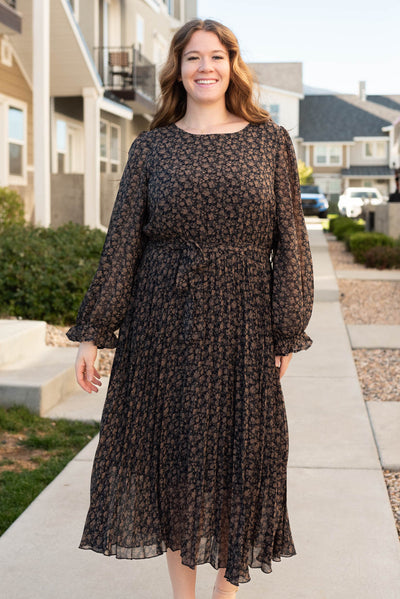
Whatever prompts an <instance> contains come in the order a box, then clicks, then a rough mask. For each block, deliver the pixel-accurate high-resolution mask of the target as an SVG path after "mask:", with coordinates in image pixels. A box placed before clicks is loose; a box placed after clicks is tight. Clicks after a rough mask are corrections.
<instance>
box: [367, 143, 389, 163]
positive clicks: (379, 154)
mask: <svg viewBox="0 0 400 599" xmlns="http://www.w3.org/2000/svg"><path fill="white" fill-rule="evenodd" d="M363 148H364V158H381V159H382V158H383V159H385V158H386V148H387V145H386V141H365V142H364V144H363Z"/></svg>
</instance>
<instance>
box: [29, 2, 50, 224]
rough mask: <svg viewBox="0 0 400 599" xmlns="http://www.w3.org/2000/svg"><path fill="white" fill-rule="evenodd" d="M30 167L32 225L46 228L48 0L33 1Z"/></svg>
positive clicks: (47, 213)
mask: <svg viewBox="0 0 400 599" xmlns="http://www.w3.org/2000/svg"><path fill="white" fill-rule="evenodd" d="M32 37H33V40H32V41H33V44H32V45H33V154H34V156H33V164H34V195H35V223H36V224H37V225H42V226H44V227H48V226H49V225H50V219H51V203H50V202H51V198H50V101H49V99H50V0H33V23H32Z"/></svg>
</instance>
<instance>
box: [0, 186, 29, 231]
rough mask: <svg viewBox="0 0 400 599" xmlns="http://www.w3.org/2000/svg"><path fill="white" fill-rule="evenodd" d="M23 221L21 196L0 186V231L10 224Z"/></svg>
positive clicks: (19, 223) (22, 222)
mask: <svg viewBox="0 0 400 599" xmlns="http://www.w3.org/2000/svg"><path fill="white" fill-rule="evenodd" d="M24 223H25V216H24V202H23V200H22V198H21V196H20V195H19V194H18V193H17V192H16V191H14V190H12V189H9V188H8V187H0V231H2V229H4V228H5V227H8V226H10V225H23V224H24Z"/></svg>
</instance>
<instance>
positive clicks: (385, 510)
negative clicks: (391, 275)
mask: <svg viewBox="0 0 400 599" xmlns="http://www.w3.org/2000/svg"><path fill="white" fill-rule="evenodd" d="M309 232H310V239H311V244H312V250H313V257H314V270H315V278H316V300H317V301H316V304H315V309H314V312H313V316H312V319H311V323H310V326H309V329H308V332H309V334H310V336H311V337H312V338H313V340H314V344H313V346H312V347H311V348H310V349H309V350H307V351H306V352H300V353H299V354H296V355H295V356H294V358H293V360H292V362H291V365H290V367H289V370H288V373H287V374H286V375H285V377H284V379H283V388H284V393H285V404H286V409H287V419H288V427H289V437H290V452H289V469H288V510H289V517H290V523H291V528H292V533H293V538H294V542H295V546H296V550H297V555H296V556H293V557H291V558H289V559H288V558H282V561H281V562H280V563H277V562H272V573H271V574H269V575H267V574H264V573H262V572H261V571H260V570H257V569H250V576H251V581H250V582H249V583H248V584H241V585H240V590H239V593H238V599H239V597H241V598H243V599H261V598H264V597H265V598H266V599H267V598H274V599H399V597H400V545H399V542H398V537H397V533H396V528H395V523H394V519H393V515H392V511H391V507H390V503H389V498H388V493H387V490H386V486H385V482H384V478H383V474H382V469H381V464H380V461H379V456H378V452H377V448H376V444H375V441H374V436H373V431H372V429H371V425H370V420H369V417H368V411H367V409H366V406H365V402H364V400H363V398H362V394H361V390H360V386H359V382H358V379H357V373H356V369H355V366H354V362H353V358H352V353H351V347H350V343H349V338H348V335H347V331H346V327H345V325H344V322H343V319H342V315H341V311H340V305H339V301H338V289H337V284H336V277H335V273H334V271H333V268H332V265H331V262H330V259H329V254H328V249H327V244H326V241H325V239H324V235H323V233H322V230H321V227H320V225H319V224H315V225H310V226H309ZM96 445H97V438H96V439H94V440H93V441H91V442H90V443H89V444H88V445H87V446H86V448H85V449H84V450H83V451H81V452H80V453H79V454H78V455H77V456H76V457H75V459H74V460H72V462H70V464H68V466H67V467H66V468H65V469H64V470H63V472H62V473H61V474H60V475H59V476H58V477H57V478H56V479H55V480H54V481H53V482H52V483H51V484H50V485H49V486H48V487H47V488H46V489H45V490H44V491H43V492H42V493H41V495H39V497H38V498H37V499H36V500H35V501H34V502H33V503H32V504H31V505H30V507H29V508H28V509H27V510H26V511H25V512H24V513H23V514H22V515H21V516H20V518H18V520H17V521H16V522H15V523H14V524H13V525H12V526H11V527H10V528H9V529H8V530H7V531H6V532H5V534H4V535H3V536H2V537H1V539H0V563H1V564H2V566H1V569H2V571H1V575H0V595H1V596H2V597H5V598H6V599H54V597H57V599H71V598H73V599H91V598H94V597H96V599H103V598H104V599H111V598H113V599H125V598H126V599H128V598H131V597H133V598H134V599H172V592H171V586H170V581H169V577H168V569H167V563H166V558H165V556H164V555H162V556H158V557H155V558H151V559H142V560H132V561H130V560H116V559H115V558H114V557H106V556H103V555H99V554H96V553H94V552H92V551H83V550H80V549H78V548H77V547H78V544H79V541H80V536H81V533H82V528H83V523H84V518H85V516H86V512H87V509H88V502H89V483H90V473H91V467H92V460H93V456H94V451H95V448H96ZM215 575H216V571H215V570H214V569H213V568H212V566H211V565H210V564H203V565H200V566H198V568H197V599H210V598H211V594H212V593H211V591H212V586H213V582H214V579H215Z"/></svg>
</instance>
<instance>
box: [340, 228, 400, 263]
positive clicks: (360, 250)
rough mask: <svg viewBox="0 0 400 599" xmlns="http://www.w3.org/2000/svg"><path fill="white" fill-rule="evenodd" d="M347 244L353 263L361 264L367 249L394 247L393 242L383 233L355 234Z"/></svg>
mask: <svg viewBox="0 0 400 599" xmlns="http://www.w3.org/2000/svg"><path fill="white" fill-rule="evenodd" d="M348 243H349V249H350V251H351V253H352V254H353V256H354V259H355V261H356V262H360V263H361V264H363V263H364V262H365V255H366V253H367V252H368V250H369V249H371V248H374V247H377V246H386V247H394V245H395V240H394V239H393V238H392V237H389V236H388V235H385V234H384V233H355V234H354V235H351V237H350V238H349V242H348Z"/></svg>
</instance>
